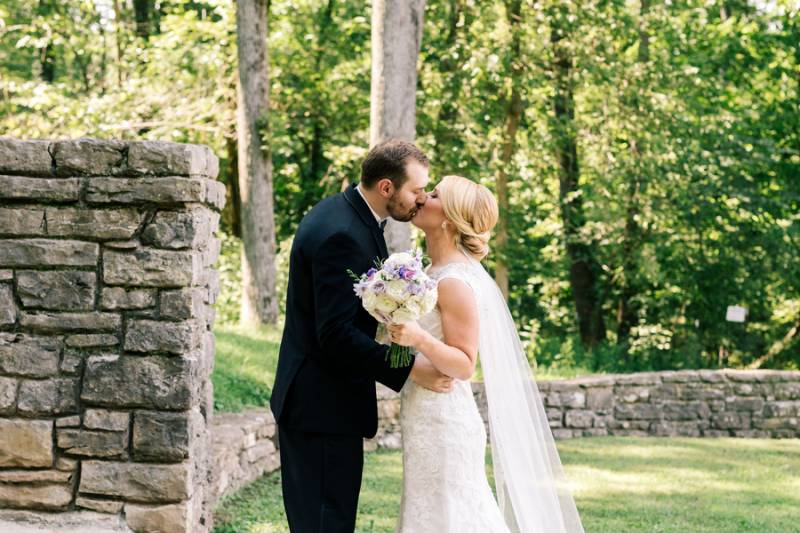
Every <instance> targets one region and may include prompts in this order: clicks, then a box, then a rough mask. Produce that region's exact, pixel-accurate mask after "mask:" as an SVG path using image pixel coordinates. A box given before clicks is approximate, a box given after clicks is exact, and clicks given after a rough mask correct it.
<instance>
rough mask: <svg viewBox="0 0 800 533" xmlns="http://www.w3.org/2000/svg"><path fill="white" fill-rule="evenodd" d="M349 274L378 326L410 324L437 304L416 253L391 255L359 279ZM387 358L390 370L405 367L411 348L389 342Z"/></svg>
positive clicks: (365, 306)
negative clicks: (378, 323) (379, 324)
mask: <svg viewBox="0 0 800 533" xmlns="http://www.w3.org/2000/svg"><path fill="white" fill-rule="evenodd" d="M348 273H349V274H350V276H351V277H352V278H353V279H354V280H355V283H354V284H353V290H354V291H355V293H356V295H357V296H358V297H359V298H361V304H362V305H363V306H364V309H366V310H367V312H368V313H369V314H370V315H372V316H373V317H374V318H375V320H377V321H378V322H380V323H381V324H405V323H407V322H413V321H415V320H418V319H419V318H420V317H421V316H423V315H425V314H427V313H429V312H430V311H432V310H433V307H434V306H435V305H436V299H437V297H438V293H437V291H436V281H434V280H432V279H431V278H429V277H428V275H427V274H425V272H424V271H423V267H422V252H420V251H418V250H417V251H414V250H409V251H408V252H397V253H394V254H392V255H390V256H389V257H388V258H387V259H386V260H385V261H383V262H382V263H381V262H379V263H377V264H376V268H370V269H369V270H368V271H367V272H366V273H364V274H362V275H361V276H357V275H356V274H355V273H353V271H352V270H348ZM387 357H388V358H389V362H390V365H391V367H392V368H399V367H401V366H408V365H409V364H410V363H411V348H409V347H408V346H400V345H398V344H395V343H392V345H391V347H390V348H389V351H388V353H387Z"/></svg>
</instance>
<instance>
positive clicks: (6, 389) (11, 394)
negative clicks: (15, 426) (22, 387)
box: [0, 356, 17, 415]
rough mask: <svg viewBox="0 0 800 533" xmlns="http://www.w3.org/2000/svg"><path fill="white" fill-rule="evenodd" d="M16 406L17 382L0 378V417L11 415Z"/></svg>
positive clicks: (12, 379)
mask: <svg viewBox="0 0 800 533" xmlns="http://www.w3.org/2000/svg"><path fill="white" fill-rule="evenodd" d="M0 357H2V356H0ZM16 404H17V380H16V379H14V378H9V377H3V376H0V415H8V414H11V413H13V412H14V409H15V407H16Z"/></svg>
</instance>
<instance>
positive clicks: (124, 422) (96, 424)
mask: <svg viewBox="0 0 800 533" xmlns="http://www.w3.org/2000/svg"><path fill="white" fill-rule="evenodd" d="M130 420H131V414H130V413H129V412H128V411H110V410H108V409H86V411H85V412H84V413H83V426H84V427H87V428H89V429H103V430H106V431H126V430H127V429H128V426H129V425H130Z"/></svg>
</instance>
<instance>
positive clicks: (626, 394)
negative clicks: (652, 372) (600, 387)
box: [615, 386, 650, 403]
mask: <svg viewBox="0 0 800 533" xmlns="http://www.w3.org/2000/svg"><path fill="white" fill-rule="evenodd" d="M615 390H616V392H615V394H616V397H617V399H618V400H620V401H621V402H625V403H637V402H647V401H648V400H649V399H650V389H649V388H647V387H628V386H625V387H616V389H615Z"/></svg>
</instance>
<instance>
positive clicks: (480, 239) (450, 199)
mask: <svg viewBox="0 0 800 533" xmlns="http://www.w3.org/2000/svg"><path fill="white" fill-rule="evenodd" d="M436 188H437V189H438V191H439V200H440V201H441V202H442V210H443V211H444V216H445V217H447V219H448V220H449V221H450V222H451V223H452V224H453V226H455V230H456V232H455V236H454V240H455V244H456V245H461V246H463V247H464V248H465V249H466V250H467V251H468V252H469V253H470V254H472V255H473V256H474V257H475V258H477V259H478V260H481V259H483V258H484V257H486V255H487V254H488V253H489V237H490V235H491V232H492V228H494V226H495V224H497V218H498V216H499V209H498V207H497V200H496V199H495V197H494V195H493V194H492V192H491V191H490V190H489V189H487V188H486V187H484V186H483V185H481V184H479V183H475V182H474V181H471V180H468V179H467V178H464V177H461V176H445V177H444V178H442V181H440V182H439V184H438V185H437V186H436Z"/></svg>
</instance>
